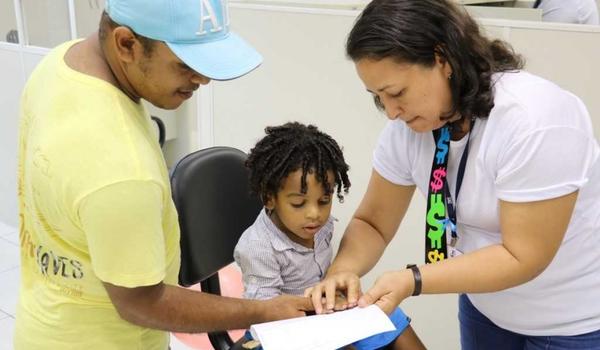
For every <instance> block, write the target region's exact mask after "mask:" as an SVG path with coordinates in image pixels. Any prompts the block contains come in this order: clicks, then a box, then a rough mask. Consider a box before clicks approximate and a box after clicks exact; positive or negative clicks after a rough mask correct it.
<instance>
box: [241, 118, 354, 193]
mask: <svg viewBox="0 0 600 350" xmlns="http://www.w3.org/2000/svg"><path fill="white" fill-rule="evenodd" d="M265 132H266V134H267V135H266V136H265V137H264V138H263V139H261V140H260V141H258V143H257V144H256V145H255V146H254V148H252V149H251V150H250V154H249V155H248V159H247V160H246V167H247V168H248V169H249V170H250V190H251V191H252V192H253V193H255V194H257V195H259V196H260V197H261V199H262V201H263V203H266V202H267V200H268V199H269V198H273V197H275V196H276V195H277V192H278V191H279V190H280V189H281V186H282V183H283V181H284V179H285V178H286V177H287V176H288V175H289V174H290V173H292V172H294V171H296V170H299V169H302V178H301V185H300V186H301V191H302V193H306V191H307V186H306V174H308V173H313V174H315V177H316V179H317V180H318V181H319V182H320V183H321V184H322V185H323V189H324V190H325V193H333V192H334V188H336V193H337V197H338V199H339V200H340V202H342V201H343V200H344V195H343V194H342V190H343V192H344V193H345V194H347V193H348V189H349V188H350V180H349V179H348V170H349V166H348V164H346V162H345V161H344V155H343V154H342V150H341V149H340V146H339V145H338V144H337V142H335V140H334V139H333V138H331V136H329V135H327V134H325V133H323V132H321V131H319V129H317V127H316V126H314V125H308V126H306V125H303V124H300V123H297V122H293V123H286V124H284V125H281V126H269V127H267V128H265ZM328 171H332V172H333V174H334V178H335V180H334V181H335V183H334V184H330V183H329V181H328V179H327V172H328Z"/></svg>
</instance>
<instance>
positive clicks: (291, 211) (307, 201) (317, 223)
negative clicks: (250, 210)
mask: <svg viewBox="0 0 600 350" xmlns="http://www.w3.org/2000/svg"><path fill="white" fill-rule="evenodd" d="M301 178H302V169H299V170H297V171H294V172H293V173H290V175H288V177H286V178H285V179H284V180H283V184H282V187H281V189H280V190H279V192H278V193H277V195H276V196H275V198H270V199H269V200H268V201H267V205H266V207H267V208H268V209H273V215H272V216H271V219H272V220H273V222H274V223H275V225H277V227H278V228H279V229H280V230H282V231H283V232H285V233H286V234H287V235H288V237H289V238H290V239H291V240H292V241H294V242H296V243H298V244H301V245H303V246H305V247H308V248H313V243H314V237H315V234H316V233H317V232H318V231H319V230H320V229H321V227H323V225H324V224H325V223H326V222H327V219H328V218H329V215H330V213H331V200H332V198H331V195H332V194H331V193H325V190H324V189H323V185H322V184H321V183H320V182H318V181H317V179H316V177H315V175H314V174H312V173H308V174H306V193H305V194H304V193H302V192H301V191H300V189H301V184H300V180H301ZM327 181H328V182H329V183H330V184H333V183H334V181H335V179H334V175H333V172H332V171H328V172H327Z"/></svg>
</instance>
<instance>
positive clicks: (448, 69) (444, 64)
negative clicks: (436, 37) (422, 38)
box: [435, 47, 452, 79]
mask: <svg viewBox="0 0 600 350" xmlns="http://www.w3.org/2000/svg"><path fill="white" fill-rule="evenodd" d="M442 52H443V51H442V50H441V49H440V48H439V47H437V48H436V49H435V65H436V66H438V67H440V68H441V70H442V73H443V74H444V76H445V77H446V78H448V79H451V78H452V66H451V65H450V63H449V62H448V59H447V58H446V57H445V56H444V55H443V53H442Z"/></svg>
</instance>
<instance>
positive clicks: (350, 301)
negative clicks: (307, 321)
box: [304, 272, 361, 314]
mask: <svg viewBox="0 0 600 350" xmlns="http://www.w3.org/2000/svg"><path fill="white" fill-rule="evenodd" d="M338 292H339V293H343V294H342V295H344V296H345V299H346V300H345V301H341V300H340V301H338V298H337V293H338ZM304 295H305V296H307V297H310V298H311V299H312V302H313V305H314V307H315V312H316V313H317V314H322V313H331V312H333V311H334V310H337V308H336V307H338V306H343V305H345V307H344V309H345V308H352V307H355V306H356V305H357V303H358V298H359V297H360V295H361V290H360V279H359V277H358V275H356V274H354V273H351V272H337V273H333V274H330V275H327V277H325V279H323V280H322V281H321V282H319V283H318V284H316V285H315V286H313V287H311V288H308V289H306V291H304ZM342 310H343V309H342Z"/></svg>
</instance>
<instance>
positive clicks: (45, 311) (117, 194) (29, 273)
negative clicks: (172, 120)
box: [15, 42, 180, 350]
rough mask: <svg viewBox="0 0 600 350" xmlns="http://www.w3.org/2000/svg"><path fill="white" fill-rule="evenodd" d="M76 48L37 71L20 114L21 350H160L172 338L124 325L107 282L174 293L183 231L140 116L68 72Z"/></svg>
mask: <svg viewBox="0 0 600 350" xmlns="http://www.w3.org/2000/svg"><path fill="white" fill-rule="evenodd" d="M74 44H75V42H70V43H66V44H63V45H61V46H59V47H58V48H56V49H54V50H53V51H52V52H51V53H50V54H49V55H48V56H47V57H46V58H44V60H43V61H42V62H41V63H40V64H39V66H38V67H37V68H36V70H35V71H34V72H33V74H32V76H31V78H30V80H29V82H28V84H27V86H26V87H25V90H24V93H23V97H22V103H21V106H22V107H21V121H20V124H21V125H20V138H19V142H20V144H19V174H18V182H19V187H18V195H19V207H20V208H19V210H20V219H21V223H20V241H21V271H22V272H21V287H20V293H19V294H20V297H19V304H18V308H17V320H16V329H15V348H16V349H18V350H20V349H26V350H29V349H36V350H40V349H53V350H54V349H86V350H94V349H102V350H107V349H127V350H131V349H144V350H146V349H160V350H165V349H167V347H168V340H169V338H168V333H166V332H162V331H157V330H150V329H146V328H142V327H138V326H135V325H133V324H130V323H128V322H126V321H124V320H123V319H121V318H120V316H119V315H118V313H117V311H116V310H115V308H114V306H113V305H112V303H111V301H110V299H109V297H108V295H107V293H106V290H105V289H104V287H103V284H102V282H108V283H111V284H114V285H118V286H123V287H138V286H147V285H153V284H157V283H159V282H161V281H164V282H165V283H168V284H176V283H177V274H178V269H179V255H180V254H179V227H178V222H177V213H176V211H175V207H174V205H173V202H172V200H171V192H170V185H169V178H168V172H167V169H166V165H165V162H164V158H163V156H162V153H161V151H160V147H159V146H158V143H157V141H156V140H155V137H154V134H153V130H152V127H151V124H150V118H149V115H148V113H147V112H146V110H145V109H144V107H143V106H142V105H141V104H139V103H135V102H133V101H131V100H130V99H129V98H128V97H127V96H126V95H125V94H123V93H122V92H121V91H120V90H119V89H117V88H115V87H114V86H112V85H110V84H109V83H107V82H104V81H102V80H100V79H96V78H93V77H90V76H87V75H84V74H81V73H78V72H76V71H74V70H72V69H70V68H69V67H68V66H67V65H66V64H65V62H64V59H63V57H64V54H65V53H66V52H67V50H68V48H69V47H71V46H72V45H74Z"/></svg>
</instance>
